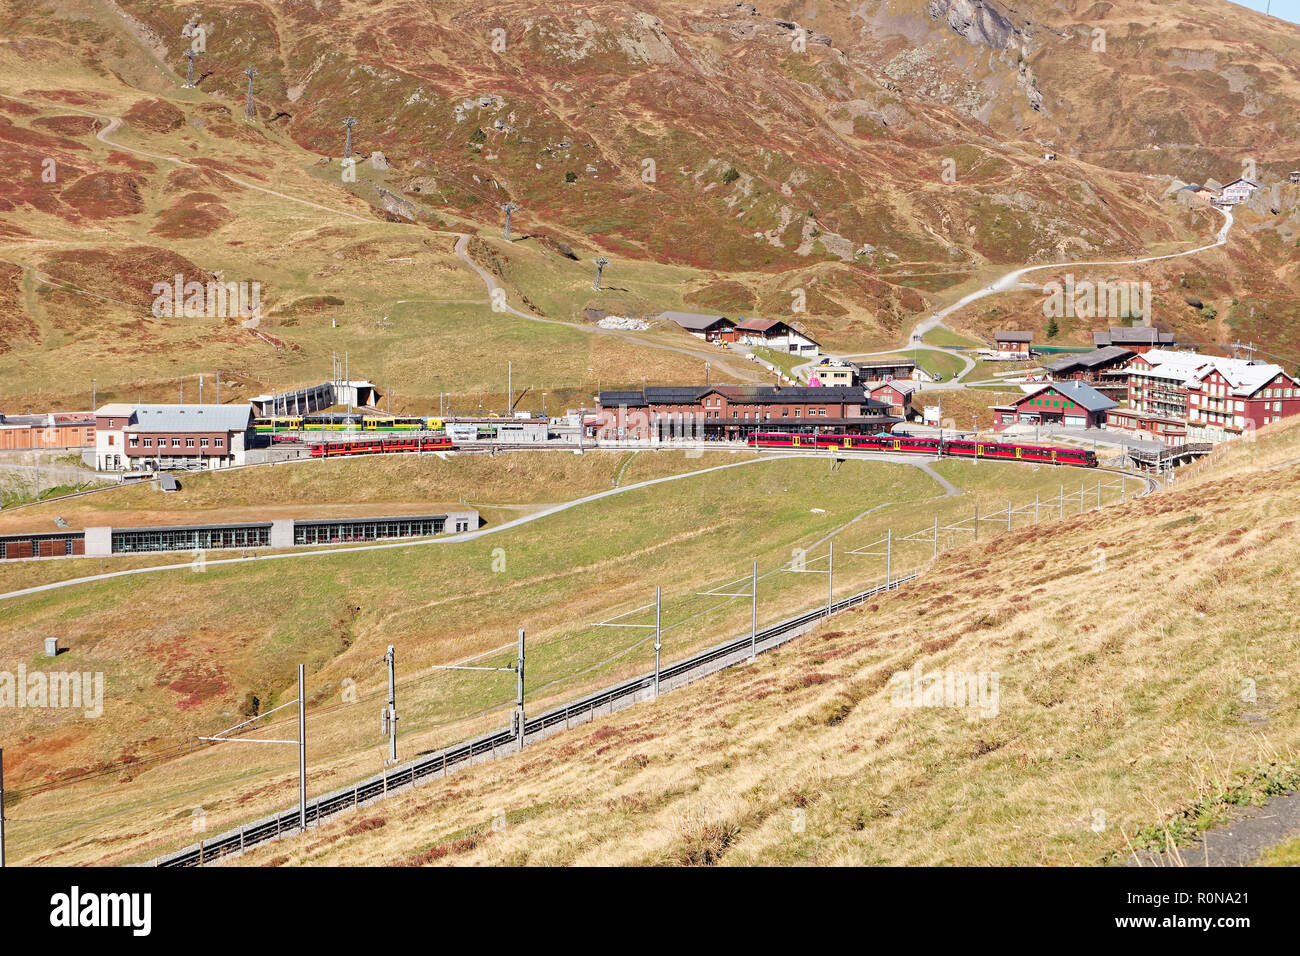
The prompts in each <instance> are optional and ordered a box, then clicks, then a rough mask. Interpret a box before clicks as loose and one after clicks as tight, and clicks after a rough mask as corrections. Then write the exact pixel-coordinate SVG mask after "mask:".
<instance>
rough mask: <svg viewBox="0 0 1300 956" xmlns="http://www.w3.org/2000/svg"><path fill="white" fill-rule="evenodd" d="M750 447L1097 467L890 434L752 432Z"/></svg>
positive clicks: (997, 445)
mask: <svg viewBox="0 0 1300 956" xmlns="http://www.w3.org/2000/svg"><path fill="white" fill-rule="evenodd" d="M749 446H750V447H751V448H844V449H849V450H853V449H858V450H862V451H894V452H899V451H901V452H916V453H918V454H925V455H952V456H955V457H958V458H994V459H1006V460H1010V461H1039V462H1045V463H1047V464H1056V465H1083V466H1084V467H1085V468H1096V467H1097V455H1096V453H1095V452H1092V451H1087V450H1084V449H1082V448H1057V447H1054V446H1046V445H1011V444H1003V443H1002V442H989V441H981V442H979V444H978V446H977V445H976V443H975V442H974V441H962V440H958V441H952V440H947V439H944V440H940V439H938V438H908V437H904V436H894V435H792V434H787V433H783V432H756V433H755V434H753V435H750V436H749Z"/></svg>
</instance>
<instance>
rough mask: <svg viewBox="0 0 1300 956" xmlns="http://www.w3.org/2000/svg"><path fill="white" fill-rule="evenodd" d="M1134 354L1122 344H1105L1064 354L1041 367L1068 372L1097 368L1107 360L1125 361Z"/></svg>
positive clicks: (1052, 370)
mask: <svg viewBox="0 0 1300 956" xmlns="http://www.w3.org/2000/svg"><path fill="white" fill-rule="evenodd" d="M1135 354H1136V353H1135V352H1134V351H1133V350H1132V349H1126V348H1124V347H1123V346H1122V345H1106V346H1103V347H1102V348H1099V349H1093V350H1092V351H1091V352H1084V353H1083V354H1082V355H1064V356H1062V357H1061V358H1059V359H1057V360H1056V361H1055V362H1048V363H1047V364H1046V365H1044V366H1043V368H1044V369H1046V370H1047V371H1049V372H1068V371H1069V370H1070V369H1072V368H1089V369H1090V368H1097V367H1098V366H1100V365H1105V364H1107V363H1109V362H1123V361H1127V360H1128V359H1130V358H1132V357H1133V356H1134V355H1135Z"/></svg>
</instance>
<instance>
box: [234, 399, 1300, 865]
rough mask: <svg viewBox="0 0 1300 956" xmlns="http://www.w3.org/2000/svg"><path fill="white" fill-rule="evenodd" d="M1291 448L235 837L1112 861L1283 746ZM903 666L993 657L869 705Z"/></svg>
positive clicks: (886, 859) (477, 851) (407, 847)
mask: <svg viewBox="0 0 1300 956" xmlns="http://www.w3.org/2000/svg"><path fill="white" fill-rule="evenodd" d="M1298 462H1300V424H1292V425H1290V426H1283V427H1282V428H1281V429H1279V428H1272V429H1266V430H1264V431H1263V432H1261V434H1260V436H1259V441H1258V442H1257V443H1255V444H1249V445H1244V446H1238V447H1235V448H1233V449H1231V450H1229V451H1227V452H1226V453H1225V454H1224V455H1223V457H1222V459H1221V460H1220V461H1219V462H1217V463H1216V464H1214V465H1211V466H1209V467H1207V468H1206V469H1204V470H1203V471H1202V472H1201V473H1200V474H1199V475H1196V476H1193V477H1187V478H1184V479H1183V480H1181V481H1179V482H1178V483H1177V484H1176V486H1175V487H1174V488H1173V489H1171V490H1168V491H1165V492H1162V493H1159V494H1157V495H1154V496H1152V497H1149V498H1146V499H1141V500H1130V501H1129V502H1127V503H1126V504H1123V505H1121V506H1119V507H1118V508H1113V509H1107V510H1105V511H1101V512H1095V513H1091V514H1088V515H1086V516H1076V517H1071V518H1067V519H1066V521H1065V522H1064V523H1063V524H1062V525H1060V526H1058V527H1057V528H1056V529H1055V530H1057V531H1059V532H1060V533H1057V534H1051V535H1048V534H1045V533H1042V532H1040V531H1037V530H1023V531H1019V532H1016V533H1014V534H1012V535H1007V536H1003V537H1000V538H998V539H997V540H995V541H993V542H991V543H990V544H988V545H985V546H983V547H981V548H978V549H968V550H963V551H958V552H953V553H952V554H950V555H947V556H945V558H944V559H943V560H942V561H941V563H940V565H939V566H938V567H937V568H936V569H935V570H934V571H933V573H932V574H930V575H929V576H927V578H926V579H925V581H924V583H922V584H919V585H917V586H913V587H910V588H908V589H906V590H904V591H902V592H901V593H899V594H898V595H897V596H894V597H892V598H890V599H888V600H882V601H880V602H878V604H876V605H872V606H870V607H868V608H865V609H863V611H861V612H860V613H857V614H853V615H850V616H848V617H846V618H842V619H840V620H839V621H836V622H834V623H832V624H830V625H828V626H823V627H821V628H819V629H818V631H817V632H816V633H814V634H811V635H809V636H807V637H804V638H801V639H800V640H798V641H796V642H795V643H793V644H792V645H790V646H789V647H787V648H786V649H784V650H782V651H781V652H779V653H776V654H773V655H769V656H766V657H764V658H762V659H760V661H759V662H758V663H757V664H756V665H754V666H752V667H746V668H738V669H735V670H731V671H728V672H725V673H723V674H720V675H718V676H716V677H713V678H710V679H708V680H706V681H702V682H700V683H698V684H696V685H695V686H693V687H691V688H688V689H686V690H684V691H682V692H678V693H674V694H671V695H668V696H666V697H664V698H662V699H660V700H659V701H658V702H656V703H654V704H649V705H642V706H638V707H636V708H634V709H632V710H629V711H626V712H624V713H621V714H619V715H616V716H614V717H612V718H610V719H604V720H600V721H598V722H597V724H596V725H594V726H591V727H584V728H582V729H579V730H575V731H573V732H571V733H567V734H562V735H560V736H557V737H555V738H552V739H551V740H549V741H546V742H544V743H542V744H539V745H538V746H536V747H534V748H532V750H531V752H528V753H525V754H524V755H523V756H522V757H519V758H514V759H510V760H507V761H503V762H501V763H496V764H490V765H484V766H480V767H476V768H474V769H472V770H470V771H468V772H466V773H462V774H459V775H457V776H455V777H454V778H453V779H451V780H449V781H448V782H446V783H442V784H436V785H431V786H429V787H426V788H424V789H422V790H421V791H419V792H418V793H417V794H414V795H410V796H404V797H402V798H401V799H398V800H394V801H392V802H389V803H386V804H383V805H381V806H378V807H372V808H370V809H368V810H365V811H362V815H361V817H360V818H356V817H348V818H344V819H341V820H340V821H339V822H336V823H331V824H329V825H327V826H325V827H324V828H322V830H321V831H320V832H317V833H313V834H312V835H311V836H310V837H308V838H307V839H306V840H302V841H295V842H292V843H285V844H280V845H277V846H275V847H269V848H266V849H263V850H259V851H257V852H256V853H254V854H252V855H251V856H250V857H248V858H246V859H245V860H243V861H241V862H244V863H250V864H251V863H265V862H268V861H275V862H290V863H307V862H311V863H349V864H354V863H368V864H392V863H401V862H416V863H423V862H431V861H435V860H438V861H442V862H454V863H502V862H509V863H529V864H554V863H561V864H562V863H596V862H600V863H647V862H648V863H701V862H704V863H708V862H718V861H721V862H726V863H738V864H743V863H793V862H803V863H812V862H818V863H837V864H861V863H907V864H918V863H920V864H925V863H949V864H1032V863H1049V864H1052V863H1056V864H1063V863H1090V862H1095V861H1099V860H1107V859H1115V858H1118V857H1119V856H1122V855H1123V854H1125V853H1126V852H1127V850H1128V848H1129V846H1130V845H1139V844H1141V843H1143V842H1148V841H1150V839H1151V838H1153V837H1156V836H1157V834H1162V833H1163V824H1164V823H1165V822H1166V821H1167V820H1171V819H1172V820H1175V821H1176V820H1178V819H1180V817H1179V811H1180V810H1181V809H1182V808H1185V807H1191V806H1193V805H1194V804H1196V803H1197V802H1198V801H1201V800H1202V799H1205V798H1207V797H1209V796H1211V795H1213V794H1216V793H1222V792H1225V791H1227V790H1230V789H1231V788H1232V787H1233V786H1234V785H1235V784H1238V783H1241V782H1242V781H1244V780H1254V779H1257V775H1256V773H1255V768H1258V767H1260V766H1263V765H1271V770H1270V771H1269V772H1270V773H1272V774H1273V775H1275V776H1276V775H1277V774H1278V773H1279V771H1280V768H1285V767H1286V766H1288V765H1289V766H1291V767H1292V768H1294V766H1295V763H1296V755H1297V747H1298V745H1300V701H1298V700H1297V697H1296V692H1295V687H1296V686H1297V680H1298V679H1300V661H1297V659H1296V656H1295V654H1294V648H1293V635H1294V633H1295V627H1296V612H1295V608H1296V607H1297V606H1298V605H1297V598H1298V597H1300V594H1298V593H1297V582H1296V578H1295V576H1294V574H1293V573H1292V571H1293V568H1294V566H1295V562H1296V558H1297V552H1298V551H1300V545H1297V543H1296V541H1297V539H1296V536H1295V527H1296V524H1297V520H1298V519H1300V505H1297V504H1296V502H1297V496H1296V491H1297V489H1298V486H1300V467H1298V466H1297V463H1298ZM915 663H920V664H921V666H922V667H923V669H924V670H925V671H926V672H930V671H936V670H945V669H950V668H951V669H960V670H963V671H980V670H982V671H996V672H998V673H999V675H1000V702H999V708H998V713H997V715H996V716H994V717H987V718H984V719H980V718H977V717H976V716H975V715H974V714H973V713H971V712H969V711H963V710H953V709H943V708H932V709H922V710H908V709H905V708H900V707H896V706H891V703H890V693H889V689H888V687H887V682H888V680H889V678H890V675H892V674H894V673H895V672H898V671H902V670H906V669H908V668H910V667H911V666H912V665H913V664H915ZM1247 681H1250V682H1253V685H1252V684H1247V683H1246V682H1247ZM1251 686H1253V688H1254V691H1255V694H1254V697H1253V698H1252V697H1251V696H1250V695H1248V694H1246V693H1245V692H1244V691H1245V688H1247V687H1251ZM497 808H502V809H504V810H505V812H506V815H507V822H508V826H507V827H506V828H505V829H504V830H501V831H499V832H496V831H493V830H492V829H491V826H490V822H491V820H492V814H493V813H494V812H495V810H496V809H497ZM800 813H801V814H802V816H803V818H804V821H805V824H804V826H803V827H802V828H800V827H797V826H795V825H794V824H795V823H797V822H798V821H799V816H800ZM1211 819H1213V818H1212V817H1208V816H1206V817H1201V816H1197V817H1194V818H1193V820H1192V823H1193V828H1194V826H1195V825H1197V824H1198V823H1200V824H1202V825H1203V824H1205V823H1208V822H1210V821H1211ZM359 820H365V821H367V822H366V823H365V825H364V826H361V825H359ZM1144 838H1145V839H1144Z"/></svg>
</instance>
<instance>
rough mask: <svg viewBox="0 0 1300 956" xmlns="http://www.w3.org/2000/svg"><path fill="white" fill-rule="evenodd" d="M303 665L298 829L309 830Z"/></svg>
mask: <svg viewBox="0 0 1300 956" xmlns="http://www.w3.org/2000/svg"><path fill="white" fill-rule="evenodd" d="M305 683H306V681H305V680H304V679H303V665H301V664H299V665H298V829H300V830H303V831H306V829H307V704H306V701H305V700H304V699H303V697H304V694H303V691H304V685H305Z"/></svg>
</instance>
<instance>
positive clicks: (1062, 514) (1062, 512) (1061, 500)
mask: <svg viewBox="0 0 1300 956" xmlns="http://www.w3.org/2000/svg"><path fill="white" fill-rule="evenodd" d="M1056 502H1057V507H1058V509H1059V511H1060V514H1059V515H1057V517H1058V518H1064V517H1065V485H1064V483H1062V485H1061V494H1060V497H1058V498H1057V499H1056Z"/></svg>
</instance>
